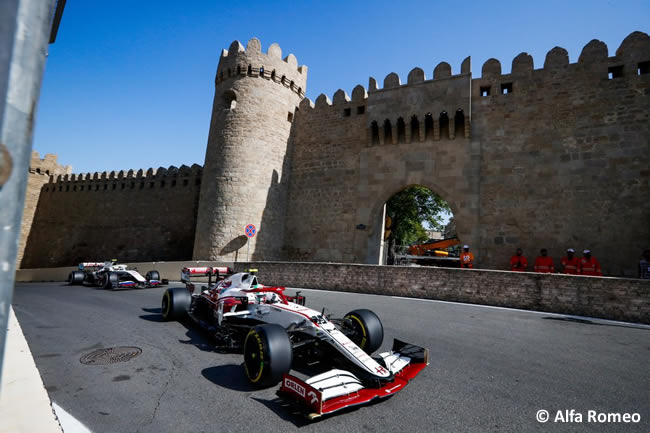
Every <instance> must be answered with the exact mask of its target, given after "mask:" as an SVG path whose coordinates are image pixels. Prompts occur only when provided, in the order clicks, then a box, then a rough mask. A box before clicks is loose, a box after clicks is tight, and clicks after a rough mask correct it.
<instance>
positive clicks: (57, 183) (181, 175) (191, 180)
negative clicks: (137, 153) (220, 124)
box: [43, 164, 203, 192]
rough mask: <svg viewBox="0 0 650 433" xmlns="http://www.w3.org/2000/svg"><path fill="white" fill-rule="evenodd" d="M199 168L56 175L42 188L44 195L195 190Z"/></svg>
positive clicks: (200, 173)
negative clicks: (189, 188) (162, 189)
mask: <svg viewBox="0 0 650 433" xmlns="http://www.w3.org/2000/svg"><path fill="white" fill-rule="evenodd" d="M202 174H203V167H201V166H200V165H198V164H193V165H192V166H191V167H188V166H187V165H182V166H180V167H176V166H173V165H172V166H170V167H168V168H165V167H159V168H157V169H154V168H149V169H148V170H146V171H144V170H143V169H140V170H120V171H110V172H108V171H104V172H101V173H99V172H96V173H78V174H70V173H67V174H58V175H52V176H50V180H49V182H48V183H46V184H45V185H44V187H43V188H44V190H45V191H46V192H55V191H59V192H70V191H93V190H94V191H104V190H109V189H111V190H117V189H120V190H126V189H145V188H147V189H151V188H166V187H171V188H173V187H176V186H179V187H187V186H199V185H200V184H201V176H202Z"/></svg>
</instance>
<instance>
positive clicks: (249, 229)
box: [246, 224, 257, 238]
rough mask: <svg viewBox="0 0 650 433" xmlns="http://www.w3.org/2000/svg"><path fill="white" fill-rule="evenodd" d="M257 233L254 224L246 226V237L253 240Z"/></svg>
mask: <svg viewBox="0 0 650 433" xmlns="http://www.w3.org/2000/svg"><path fill="white" fill-rule="evenodd" d="M255 233H257V229H256V228H255V226H254V225H253V224H249V225H247V226H246V236H248V237H249V238H252V237H253V236H255Z"/></svg>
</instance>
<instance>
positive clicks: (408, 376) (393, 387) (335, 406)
mask: <svg viewBox="0 0 650 433" xmlns="http://www.w3.org/2000/svg"><path fill="white" fill-rule="evenodd" d="M426 366H427V364H425V363H417V364H409V365H407V366H406V367H404V368H403V369H402V371H400V372H399V373H397V374H395V380H393V381H392V382H388V383H387V384H385V385H384V386H382V387H381V388H363V389H360V390H359V391H356V392H353V393H350V394H347V395H341V396H339V397H334V398H331V399H329V400H326V401H322V399H323V394H322V393H321V392H320V391H318V390H317V389H315V388H313V387H312V386H310V385H309V384H308V383H307V382H305V381H303V380H300V379H298V378H297V377H295V376H291V375H290V374H285V375H284V377H283V379H282V386H281V387H280V392H281V393H283V394H284V395H286V396H288V397H290V398H291V399H293V400H296V401H298V402H299V403H301V404H303V405H305V406H307V407H308V408H309V409H310V410H313V411H314V412H315V413H317V414H319V415H324V414H328V413H332V412H336V411H337V410H341V409H344V408H346V407H350V406H356V405H360V404H365V403H368V402H370V401H372V400H374V399H376V398H384V397H388V396H390V395H393V394H395V393H396V392H398V391H400V390H401V389H402V388H404V387H405V386H406V385H407V384H408V383H409V381H410V380H412V379H413V378H414V377H415V376H417V375H418V373H420V371H422V370H423V369H424V368H425V367H426ZM287 379H288V380H289V384H290V383H291V382H294V383H297V384H298V385H299V386H302V387H303V388H304V389H305V392H304V394H305V395H304V396H303V395H302V394H301V393H299V392H298V391H296V387H295V386H293V387H292V386H287ZM310 392H314V393H316V397H315V398H314V396H313V395H310Z"/></svg>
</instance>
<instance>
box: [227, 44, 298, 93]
mask: <svg viewBox="0 0 650 433" xmlns="http://www.w3.org/2000/svg"><path fill="white" fill-rule="evenodd" d="M242 77H256V78H265V79H267V80H271V81H273V82H275V83H277V84H280V85H283V86H284V87H286V88H288V89H290V90H291V91H293V92H295V93H297V94H298V95H299V96H300V97H304V96H305V88H306V82H307V66H305V65H301V66H298V59H296V56H294V55H293V54H288V55H287V56H286V57H284V59H283V58H282V49H281V48H280V46H279V45H278V44H276V43H273V44H271V45H270V46H269V48H268V50H267V52H266V53H262V44H261V42H260V41H259V39H257V38H252V39H251V40H249V41H248V44H247V45H246V48H244V46H243V45H242V44H241V42H239V41H237V40H235V41H233V42H232V44H230V47H229V48H228V49H227V50H222V52H221V57H220V59H219V66H218V68H217V75H216V77H215V84H216V85H219V84H221V83H223V82H226V81H228V80H231V79H235V78H242Z"/></svg>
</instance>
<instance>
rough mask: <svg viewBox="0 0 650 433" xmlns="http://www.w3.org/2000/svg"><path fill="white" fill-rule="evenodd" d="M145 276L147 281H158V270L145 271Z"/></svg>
mask: <svg viewBox="0 0 650 433" xmlns="http://www.w3.org/2000/svg"><path fill="white" fill-rule="evenodd" d="M145 278H146V279H147V281H151V280H157V281H160V272H158V271H149V272H147V275H145Z"/></svg>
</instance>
